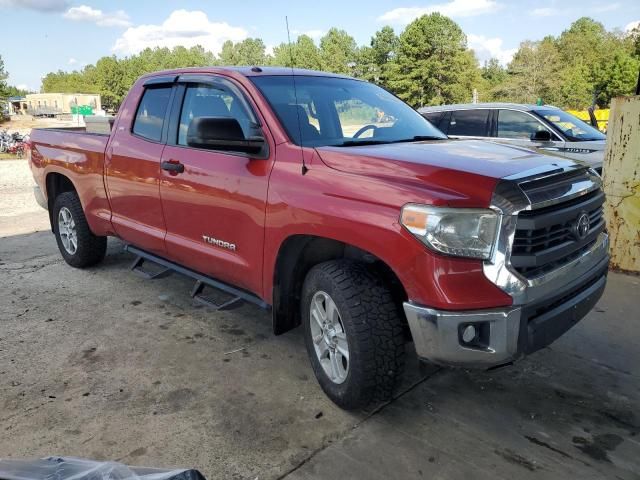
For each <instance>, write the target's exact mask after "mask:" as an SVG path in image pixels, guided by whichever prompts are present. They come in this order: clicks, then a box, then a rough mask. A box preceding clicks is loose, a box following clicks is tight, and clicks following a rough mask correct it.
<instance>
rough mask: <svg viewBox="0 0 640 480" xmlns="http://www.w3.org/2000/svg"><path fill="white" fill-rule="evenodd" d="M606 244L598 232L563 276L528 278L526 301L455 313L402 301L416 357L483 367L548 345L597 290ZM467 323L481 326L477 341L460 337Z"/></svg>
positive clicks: (588, 306) (586, 309) (588, 307)
mask: <svg viewBox="0 0 640 480" xmlns="http://www.w3.org/2000/svg"><path fill="white" fill-rule="evenodd" d="M607 246H608V237H607V234H606V233H603V234H602V236H601V238H600V239H599V240H598V241H597V242H596V244H595V245H594V247H593V248H592V249H591V250H589V253H588V254H587V255H584V256H582V257H580V258H577V259H576V260H575V261H574V262H571V263H570V264H568V265H567V266H566V267H567V268H566V269H563V270H562V275H559V274H556V275H547V276H546V278H545V279H544V280H545V281H542V280H541V279H536V280H533V281H531V284H530V285H527V287H526V288H525V289H524V291H523V292H522V293H523V294H524V298H526V302H525V303H520V304H516V303H515V302H514V305H512V306H511V307H506V308H498V309H487V310H473V311H459V312H456V311H444V310H435V309H432V308H429V307H425V306H421V305H417V304H415V303H412V302H405V303H404V312H405V315H406V317H407V321H408V323H409V328H410V330H411V335H412V337H413V341H414V344H415V348H416V352H417V354H418V356H419V357H421V358H422V359H425V360H429V361H431V362H434V363H439V364H443V365H452V366H464V367H471V368H473V367H478V368H488V367H492V366H498V365H503V364H506V363H509V362H512V361H514V360H516V359H518V358H519V357H522V356H524V355H527V354H530V353H533V352H534V351H536V350H538V349H540V348H543V347H545V346H547V345H549V344H550V343H551V342H553V341H554V340H556V339H557V338H558V337H559V336H560V335H562V334H563V333H564V332H566V331H567V330H568V329H569V328H571V327H572V326H573V325H575V324H576V323H577V322H578V321H579V320H580V319H582V318H583V317H584V316H585V315H586V314H587V313H588V312H589V311H590V310H591V309H592V308H593V306H595V303H596V302H597V301H598V299H599V298H600V296H601V295H602V292H603V291H604V286H605V283H606V275H607V270H608V264H609V256H608V253H607ZM516 299H517V297H516V298H514V300H516ZM467 325H475V326H481V328H482V329H483V331H484V332H485V335H484V341H483V342H482V345H472V346H469V345H468V344H466V343H465V342H464V340H463V338H462V331H463V329H464V327H465V326H467Z"/></svg>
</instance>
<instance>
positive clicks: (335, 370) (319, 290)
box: [302, 260, 405, 409]
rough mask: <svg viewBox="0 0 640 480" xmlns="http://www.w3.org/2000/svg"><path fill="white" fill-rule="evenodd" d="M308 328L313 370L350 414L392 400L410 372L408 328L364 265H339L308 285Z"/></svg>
mask: <svg viewBox="0 0 640 480" xmlns="http://www.w3.org/2000/svg"><path fill="white" fill-rule="evenodd" d="M302 322H303V327H304V336H305V343H306V347H307V352H308V354H309V358H310V360H311V366H312V368H313V371H314V373H315V375H316V378H317V379H318V382H319V383H320V386H321V387H322V389H323V390H324V392H325V393H326V394H327V396H328V397H329V398H330V399H331V400H332V401H333V402H334V403H336V404H337V405H339V406H340V407H342V408H345V409H354V408H361V407H365V406H367V405H368V404H369V403H371V402H375V401H384V400H387V399H389V398H390V397H391V394H392V392H393V388H394V386H395V385H396V383H397V381H398V379H399V378H400V376H401V374H402V371H403V368H404V350H405V343H404V328H403V323H402V320H401V318H400V317H399V315H398V309H397V306H396V304H395V302H394V300H393V298H392V296H391V293H390V291H389V289H388V288H387V287H386V286H385V285H383V284H382V283H381V282H380V281H379V280H378V279H377V278H376V277H375V276H374V275H373V274H372V273H371V272H370V271H369V270H368V269H367V268H366V266H365V265H364V264H360V263H357V262H353V261H349V260H334V261H329V262H325V263H322V264H319V265H316V266H315V267H313V268H312V269H311V270H310V271H309V273H308V274H307V277H306V279H305V282H304V286H303V294H302Z"/></svg>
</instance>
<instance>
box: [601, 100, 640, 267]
mask: <svg viewBox="0 0 640 480" xmlns="http://www.w3.org/2000/svg"><path fill="white" fill-rule="evenodd" d="M604 191H605V193H606V194H607V202H606V204H605V216H606V219H607V227H608V229H609V234H610V235H611V266H612V267H613V268H617V269H620V270H625V271H629V272H640V96H635V97H618V98H615V99H614V100H613V102H612V103H611V115H610V117H609V129H608V131H607V151H606V154H605V159H604Z"/></svg>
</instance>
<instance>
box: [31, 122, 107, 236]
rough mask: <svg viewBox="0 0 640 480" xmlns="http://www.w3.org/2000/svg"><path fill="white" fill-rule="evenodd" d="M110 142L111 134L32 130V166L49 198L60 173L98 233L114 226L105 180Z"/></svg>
mask: <svg viewBox="0 0 640 480" xmlns="http://www.w3.org/2000/svg"><path fill="white" fill-rule="evenodd" d="M108 143H109V135H106V134H102V133H89V132H86V131H84V130H83V129H78V128H77V127H73V128H71V129H68V128H64V129H61V128H35V129H33V130H32V131H31V155H30V157H29V162H30V167H31V170H32V172H33V176H34V179H35V181H36V183H37V184H38V186H39V187H40V189H41V190H42V192H43V194H44V196H45V198H48V190H50V189H51V188H52V186H53V185H55V179H56V174H61V175H64V176H65V177H67V178H68V179H69V180H70V181H71V183H72V184H73V186H74V188H75V189H76V191H77V192H78V195H79V197H80V202H81V203H82V206H83V208H84V210H85V214H86V216H87V221H88V222H89V225H90V226H91V228H92V229H93V230H94V231H96V232H104V231H105V228H107V227H108V228H109V229H110V223H111V210H110V208H109V202H108V200H107V195H106V191H105V186H104V179H103V173H104V161H105V158H104V153H105V150H106V149H107V144H108ZM51 207H52V205H49V208H51Z"/></svg>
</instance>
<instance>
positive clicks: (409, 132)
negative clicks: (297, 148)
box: [251, 75, 447, 147]
mask: <svg viewBox="0 0 640 480" xmlns="http://www.w3.org/2000/svg"><path fill="white" fill-rule="evenodd" d="M251 80H252V81H253V82H254V83H255V84H256V86H257V87H258V88H259V89H260V91H261V92H262V94H263V95H264V96H265V97H266V99H267V101H268V102H269V104H270V105H271V107H272V108H273V109H274V111H275V113H276V114H277V115H278V118H279V119H280V121H281V122H282V124H283V126H284V128H285V129H286V131H287V133H288V134H289V137H290V138H291V140H292V141H293V142H294V143H295V144H297V145H303V146H306V147H320V146H327V145H333V146H352V145H369V144H378V143H395V142H404V141H415V140H427V139H439V140H440V139H445V138H447V137H446V136H445V135H444V134H443V133H442V132H441V131H440V130H438V129H437V128H435V127H434V126H433V125H431V124H430V123H429V122H428V121H427V120H425V119H424V118H423V117H422V116H421V115H420V114H419V113H418V112H416V111H415V110H413V109H412V108H411V107H409V106H408V105H407V104H405V103H404V102H402V101H401V100H399V99H398V98H396V97H394V96H393V95H391V94H390V93H389V92H387V91H386V90H384V89H382V88H380V87H377V86H375V85H373V84H371V83H366V82H361V81H359V80H351V79H346V78H335V77H312V76H298V75H296V76H295V91H294V83H293V81H294V77H293V76H264V77H262V76H261V77H251ZM298 122H299V123H298Z"/></svg>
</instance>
